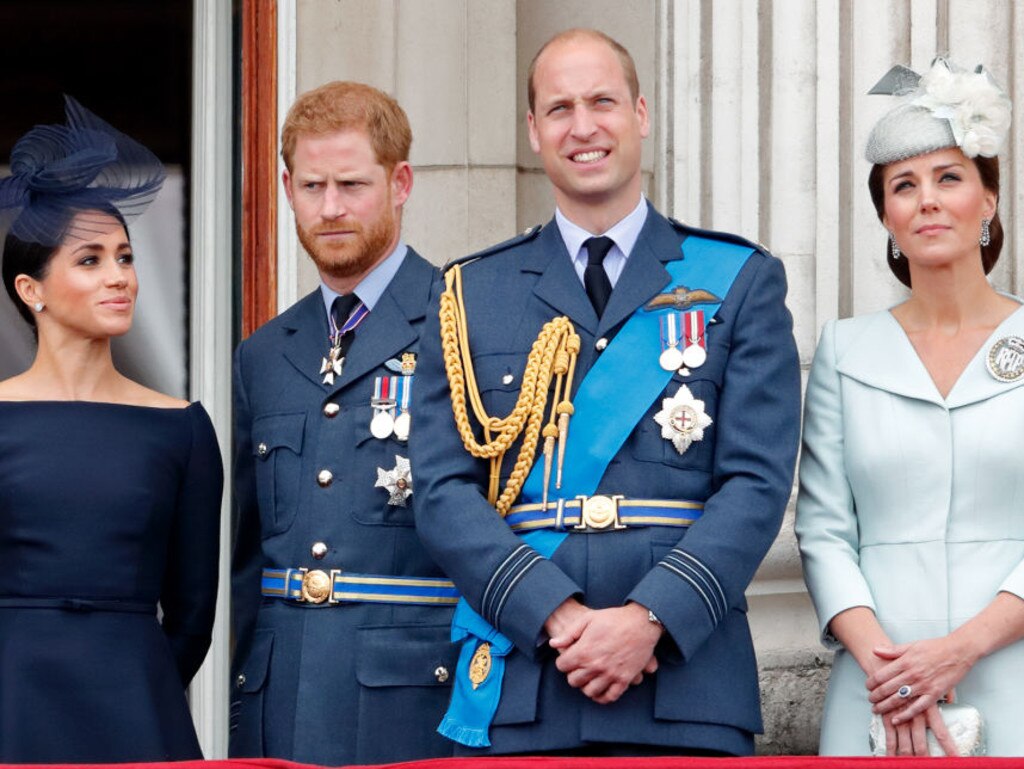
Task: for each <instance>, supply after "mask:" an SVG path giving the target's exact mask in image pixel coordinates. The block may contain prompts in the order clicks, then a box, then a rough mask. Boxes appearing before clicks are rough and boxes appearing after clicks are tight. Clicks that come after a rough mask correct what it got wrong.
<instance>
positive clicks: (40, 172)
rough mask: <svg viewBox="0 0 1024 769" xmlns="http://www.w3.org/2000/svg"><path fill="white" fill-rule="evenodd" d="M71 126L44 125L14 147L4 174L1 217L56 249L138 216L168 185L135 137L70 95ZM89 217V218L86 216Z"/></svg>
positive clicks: (23, 236) (22, 235)
mask: <svg viewBox="0 0 1024 769" xmlns="http://www.w3.org/2000/svg"><path fill="white" fill-rule="evenodd" d="M64 99H65V107H64V109H65V115H66V117H67V124H66V125H39V126H36V127H35V128H33V129H32V130H30V131H29V132H28V133H27V134H25V135H24V136H23V137H21V138H20V139H19V140H18V142H17V144H15V145H14V149H13V150H11V175H10V176H8V177H5V178H3V179H0V219H2V223H4V224H9V226H8V231H9V232H10V234H12V235H14V236H15V237H16V238H18V239H19V240H22V241H25V242H28V243H38V244H40V245H43V246H47V247H56V246H59V245H60V244H61V243H62V242H64V240H65V238H67V237H68V236H73V237H76V238H79V239H82V240H87V239H89V238H90V237H91V236H94V235H96V234H99V233H101V232H103V231H104V230H106V229H108V228H109V221H110V220H109V217H108V216H101V215H97V216H89V215H88V214H89V213H92V212H96V213H97V214H111V213H115V212H116V214H118V215H120V218H121V219H122V220H123V221H124V222H126V223H127V222H128V221H130V220H131V219H134V218H135V217H137V216H138V215H139V214H141V213H142V212H143V211H145V209H146V207H147V206H148V205H149V204H150V203H151V202H153V198H155V197H156V195H157V193H158V192H159V191H160V187H161V186H162V185H163V183H164V178H165V173H164V167H163V164H161V163H160V161H159V160H158V159H157V157H156V155H154V154H153V153H152V152H150V151H149V150H148V149H146V148H145V147H143V146H142V145H141V144H139V143H138V142H137V141H135V140H134V139H131V138H129V137H128V136H126V135H125V134H123V133H121V132H120V131H118V130H117V129H116V128H114V127H113V126H111V125H110V124H109V123H106V122H105V121H103V120H101V119H100V118H98V117H97V116H96V115H94V114H93V113H91V112H90V111H89V110H87V109H86V108H85V107H83V106H82V105H81V104H79V103H78V102H77V101H75V100H74V99H72V98H71V97H70V96H65V97H64ZM83 214H84V215H83Z"/></svg>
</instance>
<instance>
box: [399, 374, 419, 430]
mask: <svg viewBox="0 0 1024 769" xmlns="http://www.w3.org/2000/svg"><path fill="white" fill-rule="evenodd" d="M415 378H416V377H413V376H403V377H398V392H397V393H396V395H395V402H396V403H397V405H398V416H396V417H395V425H394V429H395V437H396V438H397V439H398V440H400V441H402V442H403V443H404V442H405V441H407V440H409V427H410V425H411V423H412V418H411V417H410V416H409V401H410V399H411V398H412V381H413V379H415Z"/></svg>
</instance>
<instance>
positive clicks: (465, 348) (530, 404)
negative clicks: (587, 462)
mask: <svg viewBox="0 0 1024 769" xmlns="http://www.w3.org/2000/svg"><path fill="white" fill-rule="evenodd" d="M440 318H441V349H442V352H443V354H444V366H445V371H446V372H447V374H448V385H449V388H450V390H451V399H452V413H453V414H454V416H455V424H456V426H457V427H458V430H459V436H460V437H461V438H462V445H463V446H465V448H466V451H468V452H469V453H470V454H472V455H473V456H474V457H479V458H481V459H483V458H486V459H488V460H490V478H489V481H488V487H487V499H488V501H489V502H490V503H491V504H492V505H494V507H495V509H496V510H497V511H498V513H500V514H501V515H502V516H503V517H504V516H505V515H506V514H507V513H508V510H509V508H510V507H511V506H512V503H513V502H514V501H515V499H516V497H518V496H519V492H520V491H521V490H522V488H523V483H524V482H525V481H526V477H527V475H529V473H530V468H531V467H532V466H533V459H534V456H535V455H536V452H537V441H538V440H539V438H540V436H541V434H542V433H543V436H544V492H543V494H544V496H543V500H542V501H543V503H544V504H545V505H547V500H548V486H549V484H550V480H551V470H552V463H553V459H554V456H555V446H556V443H557V445H558V464H557V472H556V478H555V488H561V485H562V463H563V461H564V459H565V442H566V440H567V438H568V434H569V417H570V416H571V415H572V413H573V407H572V402H571V401H570V400H569V395H570V393H571V392H572V383H573V376H574V375H575V373H576V359H577V357H578V355H579V351H580V337H579V335H578V334H577V333H576V329H575V328H573V325H572V322H571V321H570V320H569V319H568V318H566V317H564V316H562V317H558V318H554V319H553V320H550V321H548V322H547V323H545V324H544V327H543V328H542V329H541V330H540V333H539V334H538V335H537V339H536V340H535V341H534V343H533V346H532V348H531V349H530V354H529V356H528V357H527V359H526V369H525V370H524V371H523V380H522V386H521V387H520V389H519V397H518V398H517V399H516V405H515V406H514V407H513V409H512V411H511V413H510V414H509V415H508V416H506V417H492V416H490V415H489V414H488V413H487V411H486V410H485V409H484V404H483V400H482V399H481V397H480V389H479V387H478V386H477V382H476V374H475V372H474V371H473V359H472V356H471V355H470V349H469V326H468V323H467V320H466V307H465V304H464V303H463V294H462V269H461V265H454V266H452V267H451V268H449V270H448V271H447V272H446V273H445V291H444V293H442V294H441V312H440ZM552 379H554V382H555V386H554V392H553V397H552V398H551V409H550V416H549V419H548V423H547V424H546V425H544V426H543V428H542V423H543V422H544V411H545V409H546V408H547V404H548V393H549V392H550V391H551V381H552ZM467 395H468V400H469V404H470V406H472V409H473V416H474V417H475V418H476V421H477V423H478V424H479V425H480V426H481V428H482V429H483V442H482V443H481V442H479V441H477V439H476V435H475V434H474V432H473V427H472V425H471V424H470V419H469V410H468V408H467V406H466V400H467ZM520 435H522V436H523V442H522V445H521V446H520V448H519V455H518V456H517V457H516V462H515V465H514V466H513V468H512V472H511V474H510V475H509V479H508V483H507V484H505V488H504V489H503V490H501V491H500V494H499V487H500V484H501V464H502V460H503V459H504V457H505V452H507V451H508V449H509V448H510V447H511V446H512V444H513V443H514V442H515V441H516V440H517V439H518V438H519V436H520Z"/></svg>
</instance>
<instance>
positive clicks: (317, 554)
mask: <svg viewBox="0 0 1024 769" xmlns="http://www.w3.org/2000/svg"><path fill="white" fill-rule="evenodd" d="M309 553H310V555H312V556H313V557H314V558H316V559H317V560H318V561H320V560H322V559H323V557H324V556H325V555H327V543H326V542H314V543H313V546H312V547H310V548H309Z"/></svg>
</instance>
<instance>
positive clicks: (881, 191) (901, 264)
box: [868, 155, 1003, 288]
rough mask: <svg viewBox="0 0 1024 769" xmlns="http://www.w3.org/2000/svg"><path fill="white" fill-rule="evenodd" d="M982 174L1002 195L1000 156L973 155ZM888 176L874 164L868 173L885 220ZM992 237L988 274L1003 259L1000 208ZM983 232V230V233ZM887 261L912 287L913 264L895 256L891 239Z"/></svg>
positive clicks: (986, 252)
mask: <svg viewBox="0 0 1024 769" xmlns="http://www.w3.org/2000/svg"><path fill="white" fill-rule="evenodd" d="M971 160H973V161H974V165H975V167H976V168H977V169H978V174H979V175H980V176H981V184H982V186H983V187H984V188H985V189H986V190H988V191H989V192H992V193H994V194H995V196H996V199H997V200H998V198H999V158H986V157H982V156H981V155H978V157H976V158H971ZM884 176H885V166H883V165H877V164H876V165H873V166H872V167H871V173H870V174H868V190H870V192H871V202H872V203H874V204H875V213H876V214H878V220H879V221H881V220H882V217H883V216H884V215H885V185H884V184H883V182H882V180H883V177H884ZM989 233H990V236H991V237H990V240H989V244H988V245H987V246H982V247H981V266H982V268H983V269H984V270H985V274H986V275H988V274H989V273H990V272H992V268H993V267H995V266H996V262H997V261H999V252H1000V251H1002V250H1003V225H1002V222H1000V221H999V212H998V211H996V213H995V216H993V217H992V222H991V223H990V224H989ZM979 234H980V233H979ZM885 261H886V264H888V265H889V269H890V270H892V274H893V275H895V276H896V278H897V279H898V280H899V282H900V283H902V284H903V285H904V286H907V287H908V288H910V265H909V264H908V263H907V260H906V259H893V258H892V248H891V246H890V244H889V241H888V240H886V242H885Z"/></svg>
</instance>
